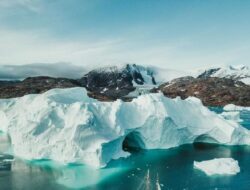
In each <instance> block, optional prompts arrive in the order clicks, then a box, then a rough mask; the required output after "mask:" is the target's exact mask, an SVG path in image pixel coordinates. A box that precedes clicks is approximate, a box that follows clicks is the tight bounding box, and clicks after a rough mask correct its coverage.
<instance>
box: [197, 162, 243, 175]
mask: <svg viewBox="0 0 250 190" xmlns="http://www.w3.org/2000/svg"><path fill="white" fill-rule="evenodd" d="M194 168H195V169H199V170H201V171H203V172H204V173H206V174H207V175H235V174H237V173H239V172H240V167H239V164H238V161H237V160H234V159H233V158H215V159H212V160H206V161H202V162H197V161H194Z"/></svg>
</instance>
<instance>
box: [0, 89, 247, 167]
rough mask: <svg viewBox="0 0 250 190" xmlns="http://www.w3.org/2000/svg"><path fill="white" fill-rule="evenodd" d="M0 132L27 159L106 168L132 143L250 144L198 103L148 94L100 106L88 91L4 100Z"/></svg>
mask: <svg viewBox="0 0 250 190" xmlns="http://www.w3.org/2000/svg"><path fill="white" fill-rule="evenodd" d="M0 121H1V125H0V130H2V131H4V132H6V133H8V135H9V136H10V139H11V144H12V150H13V153H14V154H15V155H17V156H18V157H22V158H25V159H28V160H30V159H51V160H54V161H59V162H64V163H69V162H80V163H83V164H86V165H90V166H95V167H102V166H105V165H106V164H107V163H108V162H109V161H110V160H112V159H118V158H120V157H126V156H128V155H129V153H128V152H125V151H124V150H123V148H122V147H123V143H124V140H125V139H126V140H127V139H129V138H128V137H130V141H127V143H128V144H129V143H131V144H130V145H132V144H133V145H135V146H138V147H140V148H144V149H167V148H171V147H176V146H179V145H182V144H187V143H193V142H213V143H219V144H226V145H235V144H250V133H249V131H248V130H247V129H245V128H243V127H241V126H240V125H239V124H238V123H236V122H231V121H228V120H225V119H224V118H223V117H221V116H219V115H217V114H216V113H214V112H211V111H210V110H209V109H207V108H206V107H204V106H203V105H202V103H201V101H200V100H199V99H197V98H187V99H186V100H181V99H180V98H175V99H170V98H166V97H165V96H164V95H163V94H161V93H159V94H147V95H142V96H139V97H138V98H135V99H133V101H132V102H123V101H121V100H117V101H115V102H99V101H97V100H94V99H92V98H89V97H88V95H87V92H86V90H85V88H69V89H53V90H50V91H48V92H45V93H43V94H37V95H27V96H24V97H20V98H14V99H2V100H0Z"/></svg>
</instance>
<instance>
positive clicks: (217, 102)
mask: <svg viewBox="0 0 250 190" xmlns="http://www.w3.org/2000/svg"><path fill="white" fill-rule="evenodd" d="M144 71H146V73H147V74H148V73H149V74H148V75H147V76H146V77H149V79H147V80H149V82H151V83H152V84H153V85H154V86H155V87H154V88H153V87H152V89H149V90H148V91H149V92H151V93H155V92H162V93H163V94H164V95H165V96H166V97H170V98H175V97H177V96H179V97H181V98H182V99H186V98H187V97H189V96H194V97H197V98H199V99H201V101H202V102H203V104H204V105H206V106H225V105H227V104H235V105H239V106H250V86H249V85H246V84H244V83H243V82H240V81H238V80H234V79H230V78H217V77H197V78H194V77H189V76H188V77H181V78H177V79H174V80H172V81H170V82H166V83H163V84H161V85H158V86H157V85H156V82H155V78H154V76H153V74H152V73H150V72H148V71H147V70H143V72H144ZM144 78H145V74H144V75H143V74H142V73H141V71H140V70H139V69H138V68H137V67H136V65H132V66H131V65H130V66H129V65H127V67H124V68H123V69H118V68H116V67H112V68H109V69H96V70H93V71H90V72H89V73H87V74H86V75H84V76H83V77H82V78H80V79H69V78H53V77H47V76H38V77H28V78H26V79H24V80H23V81H0V98H1V99H4V98H16V97H21V96H24V95H27V94H39V93H43V92H46V91H48V90H50V89H54V88H71V87H85V88H86V89H87V90H88V95H89V96H90V97H92V98H95V99H98V100H100V101H114V100H116V99H122V100H124V101H131V100H132V99H133V98H134V97H136V96H133V97H132V96H131V97H130V96H129V94H130V93H131V92H134V91H136V90H137V89H138V88H140V87H143V85H144V84H145V83H146V81H145V79H144ZM139 95H140V93H139Z"/></svg>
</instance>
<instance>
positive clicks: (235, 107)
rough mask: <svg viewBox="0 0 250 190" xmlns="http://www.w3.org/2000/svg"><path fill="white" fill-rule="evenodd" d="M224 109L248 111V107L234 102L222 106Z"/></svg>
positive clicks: (249, 109) (249, 108)
mask: <svg viewBox="0 0 250 190" xmlns="http://www.w3.org/2000/svg"><path fill="white" fill-rule="evenodd" d="M223 110H224V111H250V107H242V106H236V105H234V104H228V105H226V106H224V108H223Z"/></svg>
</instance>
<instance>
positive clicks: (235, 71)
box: [198, 65, 250, 85]
mask: <svg viewBox="0 0 250 190" xmlns="http://www.w3.org/2000/svg"><path fill="white" fill-rule="evenodd" d="M207 77H219V78H230V79H234V80H238V81H242V82H244V83H245V84H249V85H250V69H249V67H247V66H244V65H237V66H228V67H221V68H219V67H218V68H210V69H207V70H205V71H204V70H203V71H202V72H200V73H199V74H198V78H207Z"/></svg>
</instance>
